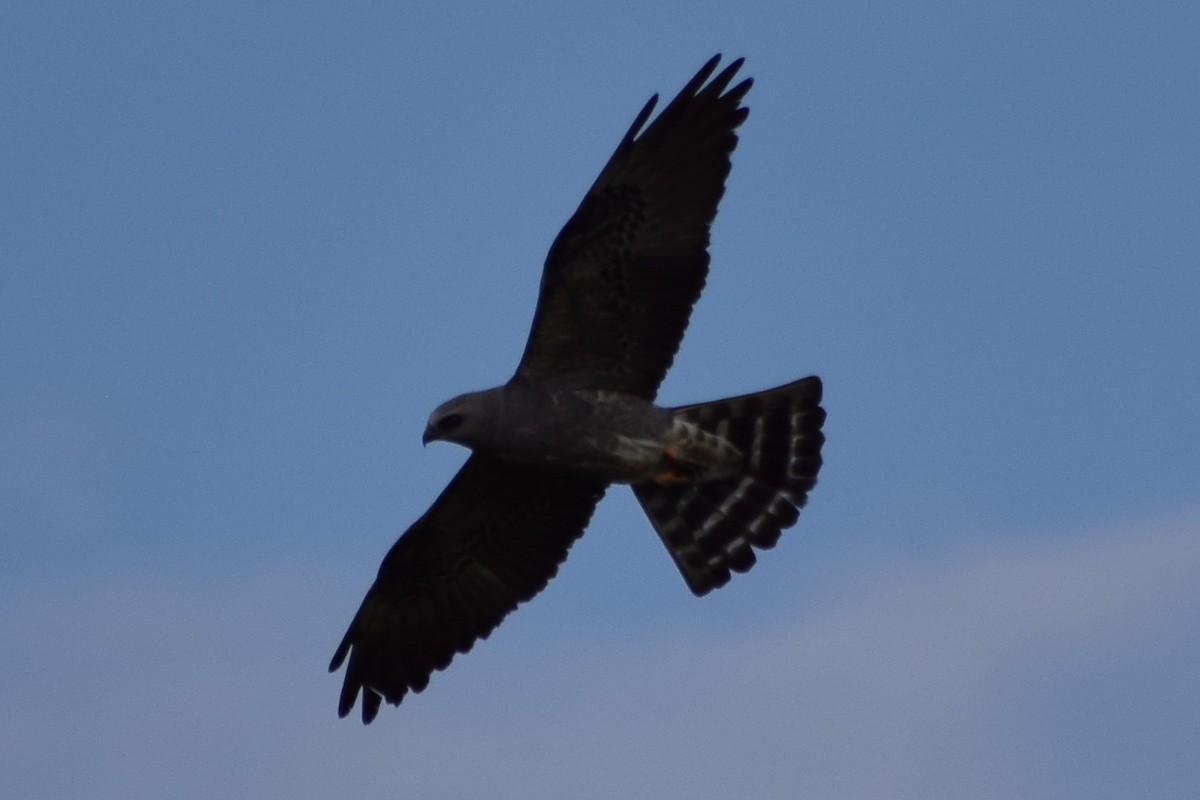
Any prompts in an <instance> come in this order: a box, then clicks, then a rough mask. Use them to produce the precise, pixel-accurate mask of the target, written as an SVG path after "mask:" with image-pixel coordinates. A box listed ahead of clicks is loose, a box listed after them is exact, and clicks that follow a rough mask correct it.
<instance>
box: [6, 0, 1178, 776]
mask: <svg viewBox="0 0 1200 800" xmlns="http://www.w3.org/2000/svg"><path fill="white" fill-rule="evenodd" d="M245 5H246V4H241V3H238V4H232V3H206V4H186V5H175V4H164V3H145V4H137V3H130V4H123V5H121V6H120V7H119V8H113V7H109V6H104V7H102V6H94V7H83V6H82V5H75V4H49V3H13V4H9V5H8V6H7V7H6V11H5V13H4V17H5V19H4V24H3V25H0V96H2V97H3V106H4V108H5V113H4V115H3V119H2V120H0V201H2V208H3V214H2V215H0V242H2V246H0V375H2V376H3V379H2V380H0V638H2V640H3V642H4V656H3V657H2V658H0V716H2V717H3V718H4V719H5V725H4V727H3V729H2V730H0V795H2V796H5V797H31V798H32V797H54V798H62V797H88V798H96V797H121V798H128V797H164V796H170V797H180V798H188V797H212V796H220V795H226V796H263V797H327V796H330V795H335V796H338V795H351V796H356V797H361V798H373V797H394V796H396V795H397V794H400V795H403V796H425V797H484V796H486V797H516V796H521V797H563V796H570V797H578V798H590V797H598V798H599V797H612V796H625V797H675V796H686V797H690V798H709V797H713V798H716V797H730V796H750V797H759V798H793V797H807V796H811V797H823V798H841V797H845V798H858V797H913V798H918V797H919V798H956V799H961V798H975V797H978V798H1024V797H1035V796H1036V797H1079V798H1125V797H1131V796H1137V797H1147V798H1175V797H1180V796H1183V795H1184V794H1186V792H1187V791H1188V790H1189V789H1193V790H1194V788H1195V786H1196V785H1197V784H1200V767H1198V766H1197V762H1196V758H1195V753H1196V750H1197V747H1198V746H1200V682H1197V680H1196V675H1197V673H1198V672H1200V622H1198V620H1200V592H1198V591H1197V587H1200V536H1198V535H1197V532H1198V530H1200V413H1197V410H1196V406H1197V400H1196V398H1197V397H1198V396H1200V368H1198V366H1197V362H1198V360H1200V359H1198V355H1200V353H1198V350H1200V322H1198V321H1197V320H1198V315H1197V313H1196V306H1197V304H1198V301H1200V275H1198V274H1197V273H1198V271H1197V263H1198V261H1200V225H1198V224H1197V221H1198V220H1200V191H1198V187H1200V145H1198V144H1197V142H1198V141H1200V139H1198V137H1197V131H1198V130H1200V50H1198V49H1197V47H1196V42H1197V41H1200V7H1197V6H1195V4H1192V3H1165V2H1164V3H1153V4H1144V3H1118V2H1114V3H1082V2H1081V3H1027V2H1014V3H1005V4H994V5H992V6H990V5H985V4H966V3H937V2H932V3H886V4H884V3H880V4H866V3H853V2H851V3H846V2H839V3H778V4H759V5H747V4H732V3H721V4H717V3H707V4H703V3H702V4H694V5H691V6H688V7H686V10H685V8H684V7H682V6H680V5H678V4H674V3H655V2H650V3H640V4H637V5H636V6H627V7H619V6H608V7H601V6H600V5H598V4H597V5H595V6H593V7H591V8H589V9H580V8H575V7H567V6H566V5H565V4H548V3H516V4H475V5H472V4H463V5H460V6H459V7H458V8H457V9H455V10H447V8H446V6H445V4H433V3H412V4H371V5H358V6H352V7H347V6H344V5H342V4H315V3H290V4H261V5H258V6H256V7H254V8H246V7H245ZM714 52H724V53H726V54H727V55H729V56H731V57H732V56H735V55H744V56H746V58H747V66H746V73H747V74H749V75H752V76H753V77H754V78H755V80H756V83H755V87H754V89H753V90H752V92H751V94H750V96H749V99H748V104H749V106H750V108H751V115H750V118H749V120H748V121H747V123H746V124H745V126H744V127H743V129H742V137H741V145H740V147H739V149H738V151H737V153H736V155H735V158H734V169H733V173H732V176H731V178H730V181H729V184H728V191H727V193H726V196H725V199H724V201H723V204H722V207H721V211H720V214H719V216H718V218H717V222H716V224H715V226H714V231H713V247H712V254H713V268H712V274H711V277H710V280H709V283H708V288H707V289H706V292H705V295H704V296H703V297H702V298H701V300H700V303H699V304H698V306H697V308H696V311H695V314H694V316H693V318H692V325H691V328H690V330H689V333H688V336H687V337H686V339H685V340H684V344H683V348H682V350H681V352H680V355H679V358H678V359H677V361H676V365H675V368H674V370H673V371H672V373H671V374H670V375H669V376H668V378H667V381H666V382H665V384H664V387H663V391H662V394H661V398H662V400H663V401H664V402H666V403H675V404H678V403H687V402H697V401H701V400H706V399H714V398H718V397H721V396H725V395H731V394H738V393H743V392H747V391H752V390H754V389H760V388H766V387H769V386H773V385H776V384H779V383H783V382H785V381H788V380H791V379H793V378H796V377H800V376H803V375H806V374H811V373H816V374H820V375H821V376H822V377H823V378H824V380H825V383H826V403H825V405H826V407H827V409H828V411H829V421H828V425H827V428H826V431H827V434H828V445H827V447H826V466H825V469H824V471H823V472H822V476H821V483H820V485H819V486H818V488H817V489H816V490H815V492H814V493H813V495H812V497H811V503H810V506H809V508H808V509H807V510H806V511H805V512H804V515H803V517H802V519H801V522H800V524H799V525H798V526H797V527H796V528H794V529H793V530H792V531H791V532H790V533H788V534H787V535H786V536H785V537H784V539H783V540H782V541H781V543H780V545H779V546H778V547H777V548H776V549H775V550H773V551H772V552H770V553H769V554H766V555H764V556H763V557H761V558H760V561H759V564H758V566H757V567H755V569H754V570H753V571H752V572H751V573H750V574H749V575H747V576H743V577H740V578H738V579H736V580H735V581H734V582H733V583H732V584H731V585H730V586H728V587H726V588H724V589H722V590H721V591H720V592H717V593H715V594H714V595H712V596H710V597H707V598H705V599H703V600H697V599H695V598H693V597H692V596H691V595H690V593H689V592H688V591H687V590H686V588H685V587H684V585H683V583H682V581H681V580H680V579H679V577H678V575H677V573H676V572H675V569H674V567H673V566H672V564H671V563H670V560H669V558H668V557H667V555H666V554H665V552H663V550H662V548H661V545H660V544H659V543H658V541H657V540H656V538H655V536H654V535H653V533H652V531H651V529H650V527H649V524H648V523H647V522H646V521H645V519H644V518H643V517H642V515H641V512H640V510H639V509H638V508H637V506H636V504H635V503H634V501H633V500H632V498H631V496H630V495H629V493H628V492H627V491H624V490H620V491H613V492H612V493H611V495H610V497H608V498H607V499H606V500H605V502H604V504H603V505H602V507H601V509H600V511H599V512H598V513H597V515H596V517H595V518H594V520H593V523H592V526H591V528H590V531H589V533H588V535H587V536H585V537H584V538H583V539H582V540H581V542H580V543H579V544H578V545H577V546H576V548H575V550H574V551H573V553H572V556H571V558H570V560H569V561H568V562H567V564H566V566H565V567H564V569H563V570H562V571H561V573H560V575H559V576H558V578H556V579H555V581H554V582H553V583H552V584H551V585H550V587H549V589H548V590H547V591H546V592H545V593H544V594H543V595H541V596H539V597H538V598H537V599H536V600H534V601H533V602H532V603H530V604H528V605H527V606H525V607H523V608H522V609H521V610H520V611H519V612H518V613H517V614H515V615H514V616H513V617H511V618H510V619H509V620H508V621H507V622H506V623H505V624H504V625H503V626H502V627H501V628H500V629H499V630H498V632H497V633H496V634H495V635H494V636H493V637H492V638H491V640H489V641H487V642H485V643H483V644H481V645H479V646H477V647H476V649H475V650H474V651H472V652H471V653H470V654H468V655H467V656H464V657H460V658H459V659H458V660H456V662H455V663H454V665H453V666H452V667H451V669H450V670H448V671H447V672H445V673H439V674H438V675H436V676H435V677H434V679H433V681H432V683H431V684H430V687H429V689H428V690H427V691H426V692H425V693H424V694H422V695H418V696H416V697H414V698H411V699H410V700H408V701H406V702H405V704H404V706H402V707H401V708H399V709H394V708H390V707H389V708H386V709H385V710H384V712H383V713H382V714H381V716H380V718H379V720H377V721H376V723H375V724H374V725H372V726H371V727H369V728H365V729H364V728H363V727H362V726H361V725H359V724H358V722H357V721H355V720H353V719H351V720H338V719H337V718H336V715H335V713H334V712H335V708H336V698H337V691H338V687H339V685H340V676H330V675H328V674H327V673H326V672H325V665H326V664H327V662H328V659H329V657H330V655H331V654H332V651H333V648H334V646H335V645H336V644H337V642H338V640H339V638H340V636H341V635H342V632H343V630H344V627H345V625H346V624H347V623H348V622H349V619H350V617H351V615H352V614H353V612H354V610H355V609H356V608H357V605H358V603H359V601H360V599H361V596H362V594H363V592H364V591H365V590H366V588H367V587H368V586H369V584H370V582H371V580H372V579H373V577H374V572H375V569H376V568H377V566H378V563H379V560H380V558H381V557H382V556H383V554H384V552H385V551H386V549H387V547H388V546H389V545H390V544H391V542H392V541H393V540H394V538H395V537H396V536H397V535H398V534H399V533H400V532H401V531H402V530H403V529H404V528H405V527H406V526H407V525H408V524H409V523H411V522H412V520H414V519H415V518H416V517H417V516H418V515H419V514H420V513H421V512H422V511H423V510H424V509H425V508H426V507H427V506H428V504H429V503H430V501H431V500H432V499H433V498H434V497H435V496H436V494H437V492H438V491H439V490H440V488H441V487H442V486H443V485H444V484H445V482H446V481H447V480H448V479H449V477H450V476H451V475H452V474H453V472H454V471H455V470H456V469H457V467H458V465H459V464H460V463H461V461H462V459H463V457H464V452H463V451H462V450H460V449H457V448H454V447H452V446H448V445H440V446H431V447H429V448H427V449H422V448H421V446H420V441H419V440H420V435H421V431H422V429H423V426H424V422H425V419H426V416H427V415H428V413H429V411H430V410H431V409H432V408H433V407H434V406H436V405H437V404H438V403H439V402H441V401H442V400H445V399H446V398H448V397H450V396H451V395H454V394H457V393H459V392H461V391H465V390H469V389H475V388H482V387H485V386H489V385H494V384H496V383H499V382H501V381H503V380H505V379H506V378H507V377H508V376H509V375H510V374H511V371H512V369H513V367H514V366H515V364H516V360H517V358H518V357H519V355H520V352H521V348H522V346H523V343H524V340H525V336H526V333H527V328H528V322H529V318H530V315H531V313H532V309H533V304H534V301H535V298H536V288H537V282H538V278H539V274H540V270H541V262H542V259H543V256H544V254H545V251H546V248H547V247H548V246H549V243H550V242H551V240H552V239H553V237H554V235H555V234H556V233H557V231H558V229H559V227H560V226H561V225H562V224H563V222H565V221H566V219H567V217H568V216H569V215H570V213H571V212H572V211H573V210H574V208H575V206H576V204H577V203H578V202H579V200H580V198H581V197H582V195H583V192H584V191H585V190H586V189H587V187H588V185H589V184H590V182H591V180H592V179H593V178H594V176H595V174H596V172H597V171H598V170H599V168H600V167H601V166H602V164H603V163H604V161H605V159H607V157H608V155H609V154H610V152H611V151H612V148H613V147H614V146H615V144H616V142H617V140H618V139H619V137H620V135H621V134H622V133H623V132H624V130H625V128H626V126H627V125H628V124H629V122H630V121H631V120H632V118H633V116H634V114H635V113H636V112H637V110H638V109H639V108H640V107H641V104H642V103H643V102H644V101H645V100H646V98H647V97H648V96H649V95H650V94H651V93H653V92H656V91H657V92H660V93H661V94H663V95H665V96H670V95H672V94H673V93H674V92H675V91H677V90H678V88H679V87H680V86H682V84H683V83H684V82H685V81H686V79H687V78H688V77H690V76H691V75H692V74H693V72H694V71H695V70H696V69H697V68H698V67H699V66H700V65H701V64H702V63H703V62H704V61H705V60H706V59H707V58H708V57H709V56H710V55H712V54H713V53H714Z"/></svg>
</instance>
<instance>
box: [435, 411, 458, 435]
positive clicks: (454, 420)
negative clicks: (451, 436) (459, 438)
mask: <svg viewBox="0 0 1200 800" xmlns="http://www.w3.org/2000/svg"><path fill="white" fill-rule="evenodd" d="M462 424H463V415H462V414H447V415H446V416H444V417H442V418H441V419H439V420H438V422H437V429H438V431H439V432H441V433H449V432H450V431H452V430H454V429H455V428H457V427H459V426H460V425H462Z"/></svg>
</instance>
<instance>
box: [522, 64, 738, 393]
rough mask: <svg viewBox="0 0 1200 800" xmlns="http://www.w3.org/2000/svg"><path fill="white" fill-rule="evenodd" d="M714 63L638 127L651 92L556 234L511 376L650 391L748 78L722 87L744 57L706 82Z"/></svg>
mask: <svg viewBox="0 0 1200 800" xmlns="http://www.w3.org/2000/svg"><path fill="white" fill-rule="evenodd" d="M719 61H720V56H719V55H718V56H714V57H713V58H712V59H711V60H710V61H709V62H708V63H707V64H705V65H704V67H703V68H702V69H701V70H700V71H699V72H698V73H696V76H695V77H694V78H692V79H691V81H689V82H688V84H687V86H685V87H684V88H683V90H682V91H681V92H680V93H679V95H678V96H677V97H676V98H675V99H674V100H672V101H671V102H670V103H669V104H668V105H667V107H666V108H664V109H663V111H662V113H661V114H659V115H658V117H657V118H656V119H655V120H654V122H652V123H651V124H650V126H649V127H647V128H646V129H645V130H644V131H643V130H642V126H643V125H644V124H645V123H646V120H647V119H648V118H649V117H650V112H651V111H652V110H653V109H654V105H655V103H656V102H657V101H658V96H657V95H655V96H654V97H652V98H651V99H650V102H648V103H647V104H646V106H645V107H644V108H643V109H642V111H641V113H639V114H638V116H637V119H635V120H634V121H633V125H632V126H630V128H629V131H628V133H626V134H625V137H624V138H623V139H622V140H621V143H620V145H618V147H617V150H616V152H615V153H613V156H612V158H611V159H609V161H608V164H607V165H606V166H605V167H604V169H603V170H602V171H601V173H600V177H599V178H597V179H596V182H595V184H593V186H592V188H591V189H590V190H589V191H588V193H587V196H586V197H584V199H583V202H582V203H581V204H580V206H579V209H578V210H577V211H576V212H575V214H574V216H572V217H571V219H570V220H569V221H568V222H567V224H566V226H565V227H564V228H563V229H562V232H561V233H559V235H558V238H557V239H555V241H554V244H553V246H551V248H550V253H549V255H548V256H547V257H546V265H545V268H544V271H543V274H542V285H541V292H540V294H539V296H538V304H537V311H536V312H535V314H534V317H533V327H532V329H531V330H530V334H529V342H528V343H527V344H526V346H525V354H524V356H522V358H521V364H520V366H519V367H518V368H517V377H524V378H529V379H533V380H540V379H544V378H547V377H560V376H565V375H571V374H576V375H579V376H580V380H581V381H582V382H583V383H585V384H586V385H588V386H589V388H596V389H611V390H615V391H623V392H628V393H630V394H634V395H638V396H640V397H645V398H647V399H653V398H654V396H655V395H656V394H657V392H658V385H659V384H660V383H661V382H662V379H663V377H664V376H665V375H666V373H667V369H668V368H669V367H670V366H671V362H672V360H673V359H674V358H675V351H676V350H677V349H678V348H679V342H680V340H681V339H682V338H683V332H684V330H685V329H686V328H687V323H688V318H689V317H690V316H691V313H692V306H693V305H694V304H695V302H696V299H697V298H698V297H699V296H700V291H701V289H703V288H704V280H705V277H706V276H707V274H708V260H709V259H708V231H709V226H710V225H711V224H712V221H713V218H714V217H715V216H716V213H717V203H718V202H719V201H720V199H721V195H722V194H724V192H725V178H726V177H727V176H728V175H729V156H730V154H731V153H732V152H733V149H734V147H736V146H737V141H738V140H737V135H736V134H735V133H734V130H735V129H736V128H737V127H738V126H739V125H741V124H742V121H743V120H745V119H746V115H747V114H748V113H749V109H747V108H745V107H743V106H742V105H741V102H742V98H743V97H744V96H745V95H746V92H748V91H749V90H750V85H751V81H750V79H746V80H744V81H742V82H741V83H739V84H737V85H736V86H734V87H733V88H732V89H729V90H728V91H726V88H727V87H728V86H729V83H730V82H731V81H732V80H733V77H734V75H735V73H737V71H738V69H739V68H740V67H741V66H742V60H741V59H738V60H736V61H734V62H733V63H731V64H730V65H729V66H728V67H726V68H725V69H724V70H723V71H722V72H721V73H720V74H719V75H717V76H716V77H715V78H713V79H712V81H711V82H709V83H708V84H707V85H705V81H707V80H708V77H709V76H710V75H711V74H712V73H713V71H714V70H715V69H716V67H717V63H718V62H719ZM639 132H640V133H639Z"/></svg>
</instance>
